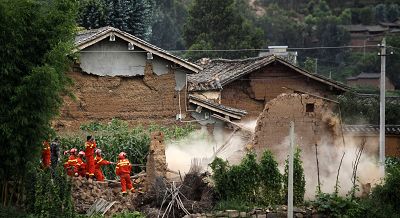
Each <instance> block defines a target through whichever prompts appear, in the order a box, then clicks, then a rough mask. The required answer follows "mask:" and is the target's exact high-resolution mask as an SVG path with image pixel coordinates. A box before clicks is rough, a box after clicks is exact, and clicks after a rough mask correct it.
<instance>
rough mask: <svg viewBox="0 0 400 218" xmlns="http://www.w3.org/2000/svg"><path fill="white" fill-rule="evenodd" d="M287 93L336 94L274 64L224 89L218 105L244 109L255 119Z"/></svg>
mask: <svg viewBox="0 0 400 218" xmlns="http://www.w3.org/2000/svg"><path fill="white" fill-rule="evenodd" d="M283 87H287V88H290V89H285V88H283ZM291 89H294V90H298V91H303V92H307V93H312V94H315V95H320V96H324V97H330V96H332V95H336V94H338V92H337V91H336V90H334V89H332V88H331V87H330V86H329V85H326V84H324V83H321V82H319V81H315V80H312V79H310V78H308V77H306V76H304V75H302V74H300V73H298V72H296V71H295V70H293V69H291V68H289V67H287V66H285V65H283V64H280V63H275V64H270V65H268V66H266V67H264V68H263V69H260V70H258V71H255V72H253V73H251V74H249V75H246V76H244V77H242V78H241V79H238V80H236V81H235V82H232V83H230V84H228V85H225V86H224V89H223V90H222V93H221V99H222V100H221V101H222V104H224V105H227V106H231V107H235V108H240V109H244V110H246V111H247V112H249V116H253V117H257V116H258V114H260V113H261V112H262V111H263V109H264V104H265V103H267V102H269V101H270V100H272V99H274V98H276V97H277V96H278V95H280V94H281V93H293V90H291Z"/></svg>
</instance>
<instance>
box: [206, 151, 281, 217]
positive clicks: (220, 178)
mask: <svg viewBox="0 0 400 218" xmlns="http://www.w3.org/2000/svg"><path fill="white" fill-rule="evenodd" d="M210 167H211V169H212V170H213V179H214V182H215V188H216V193H217V194H218V196H219V198H220V199H221V201H220V202H219V204H217V208H227V207H231V208H230V209H238V208H239V205H241V206H243V207H246V208H247V207H253V206H256V205H265V206H268V205H272V204H278V203H280V201H281V196H280V189H281V187H282V183H281V177H282V176H281V174H280V173H279V170H278V164H277V163H276V161H275V160H274V158H273V157H272V153H271V152H270V151H268V150H267V151H265V152H264V154H263V157H262V160H261V162H260V164H258V163H257V161H256V154H255V153H251V152H250V153H248V154H247V155H246V156H245V158H244V159H243V160H242V162H241V163H240V164H239V165H236V166H230V165H229V163H228V162H227V161H224V160H222V159H221V158H216V159H215V160H214V161H213V162H212V163H211V164H210ZM238 202H241V203H240V204H238ZM232 207H233V208H232Z"/></svg>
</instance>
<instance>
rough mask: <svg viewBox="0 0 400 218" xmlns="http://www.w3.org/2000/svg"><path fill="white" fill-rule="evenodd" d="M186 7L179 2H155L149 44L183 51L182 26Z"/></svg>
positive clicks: (176, 0) (178, 0)
mask: <svg viewBox="0 0 400 218" xmlns="http://www.w3.org/2000/svg"><path fill="white" fill-rule="evenodd" d="M186 18H187V7H186V5H185V4H184V3H183V2H182V1H181V0H156V8H155V12H154V16H153V25H152V35H151V40H150V41H151V43H153V44H155V45H157V46H159V47H161V48H163V49H178V50H181V49H185V43H184V40H183V36H182V35H183V25H184V23H185V20H186Z"/></svg>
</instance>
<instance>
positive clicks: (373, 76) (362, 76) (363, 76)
mask: <svg viewBox="0 0 400 218" xmlns="http://www.w3.org/2000/svg"><path fill="white" fill-rule="evenodd" d="M380 78H381V74H380V73H360V74H358V75H357V76H354V77H349V78H347V80H356V79H380Z"/></svg>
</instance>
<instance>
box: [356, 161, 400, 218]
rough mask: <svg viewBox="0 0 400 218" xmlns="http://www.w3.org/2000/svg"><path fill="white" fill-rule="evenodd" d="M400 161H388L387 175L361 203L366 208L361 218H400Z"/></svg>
mask: <svg viewBox="0 0 400 218" xmlns="http://www.w3.org/2000/svg"><path fill="white" fill-rule="evenodd" d="M399 184H400V159H399V158H389V159H387V165H386V175H385V178H384V180H383V182H382V183H381V184H378V185H377V186H376V187H375V188H373V190H372V193H371V195H370V196H369V197H368V198H367V199H364V200H362V201H361V204H362V206H363V207H364V208H365V210H364V211H363V212H364V214H362V215H361V216H360V217H377V218H383V217H389V218H391V217H393V218H394V217H398V216H399V214H400V207H399V204H400V188H399Z"/></svg>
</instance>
